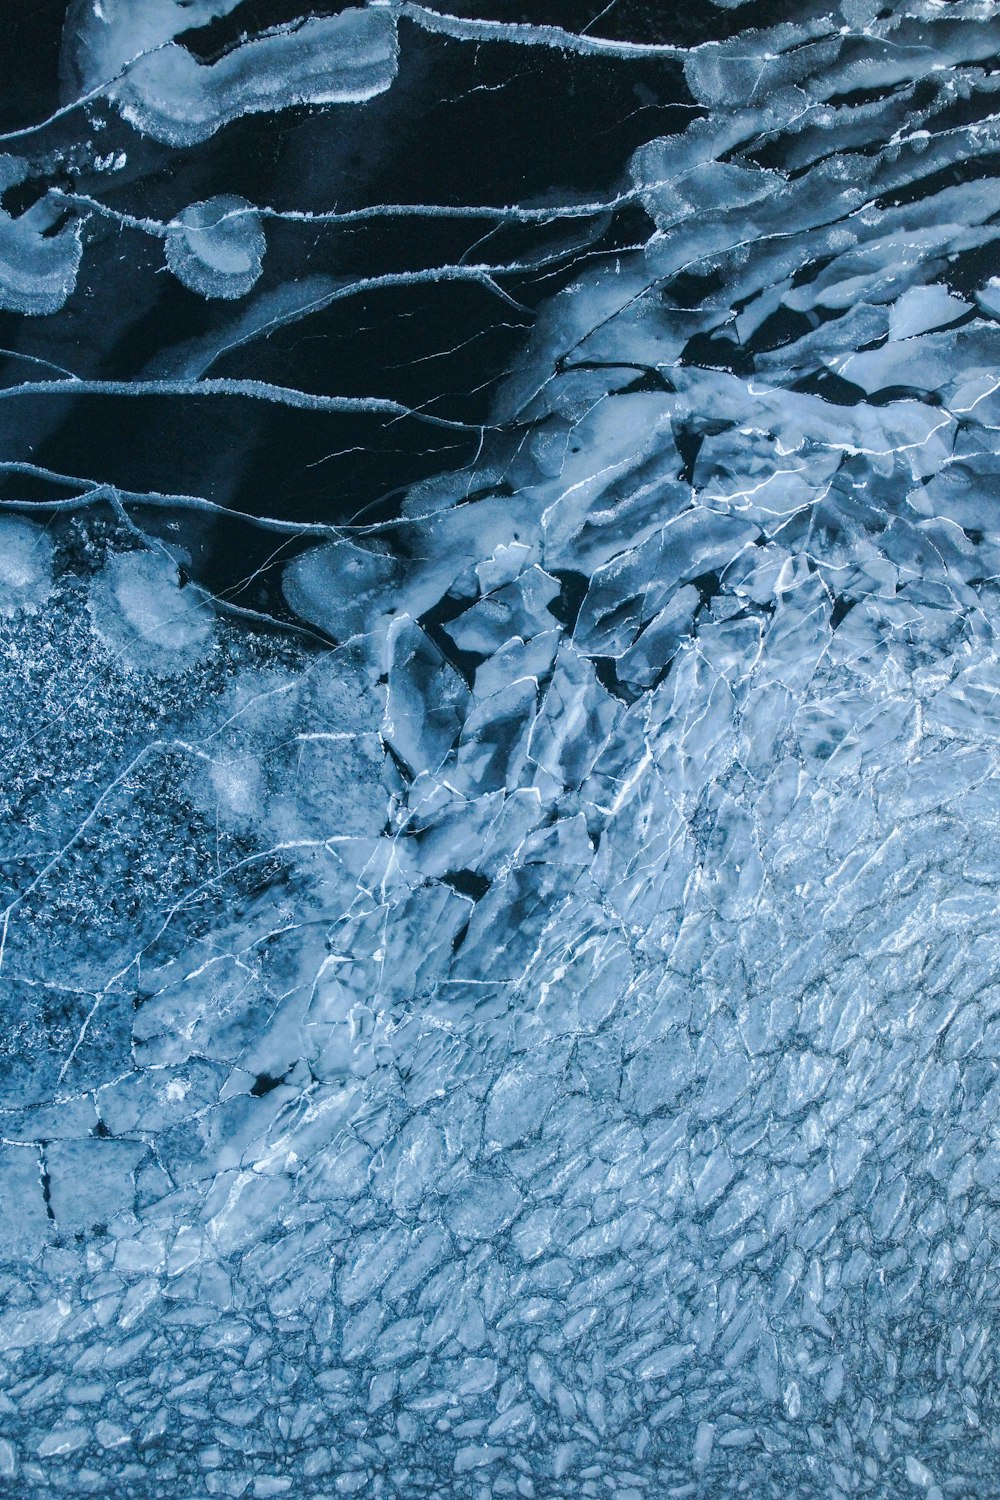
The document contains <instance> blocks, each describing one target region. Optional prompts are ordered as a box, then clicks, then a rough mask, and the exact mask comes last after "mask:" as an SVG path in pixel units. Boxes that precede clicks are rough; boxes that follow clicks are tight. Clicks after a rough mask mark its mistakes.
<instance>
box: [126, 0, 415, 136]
mask: <svg viewBox="0 0 1000 1500" xmlns="http://www.w3.org/2000/svg"><path fill="white" fill-rule="evenodd" d="M396 68H397V43H396V27H395V22H394V19H393V16H392V14H391V12H390V11H389V10H388V8H384V9H383V8H381V7H379V8H377V9H376V8H374V7H373V8H372V9H365V10H361V9H351V10H345V11H341V13H340V14H339V15H334V16H311V17H309V18H308V19H307V20H305V21H304V22H302V23H301V24H299V25H289V26H283V27H277V28H275V30H273V31H269V32H265V33H264V34H263V35H260V36H256V37H252V38H251V39H250V40H249V41H243V42H242V43H241V44H240V45H239V46H237V47H235V48H233V50H232V51H230V52H227V53H225V54H224V55H223V56H222V57H220V58H219V59H218V61H216V62H214V63H211V64H204V63H201V62H199V61H198V60H197V59H196V58H195V57H194V56H193V54H192V53H190V52H188V51H187V49H186V48H185V47H183V46H181V45H180V44H179V43H177V42H173V41H171V42H167V43H166V44H161V45H160V46H158V47H155V48H153V49H151V50H149V51H146V52H142V53H140V54H139V55H138V56H135V57H134V60H133V61H130V62H128V63H127V64H126V66H125V69H124V71H123V74H122V77H121V78H120V80H119V81H118V82H117V83H115V84H114V85H113V86H112V88H111V89H110V91H109V92H110V94H111V97H112V99H113V100H114V101H115V103H116V104H117V106H118V108H119V110H120V111H121V113H122V115H123V116H124V117H125V119H126V120H128V121H129V123H130V124H132V125H134V126H135V128H136V129H137V130H141V131H142V132H143V133H144V134H146V135H150V136H152V137H153V138H154V139H155V140H159V141H163V142H165V143H166V144H167V145H170V146H175V147H176V146H191V145H194V144H196V143H197V142H199V141H206V140H208V139H209V137H210V136H212V135H214V134H215V132H216V131H217V130H219V129H221V128H222V126H223V125H227V124H229V122H230V121H232V120H236V119H239V117H240V116H241V115H248V114H259V113H262V112H265V111H269V110H279V109H289V108H291V107H293V106H294V105H297V104H359V103H361V102H363V101H364V100H366V99H371V98H372V97H373V96H374V95H375V94H381V93H383V92H384V91H385V90H386V89H387V88H388V87H389V86H390V84H391V83H392V81H393V79H394V77H395V76H396Z"/></svg>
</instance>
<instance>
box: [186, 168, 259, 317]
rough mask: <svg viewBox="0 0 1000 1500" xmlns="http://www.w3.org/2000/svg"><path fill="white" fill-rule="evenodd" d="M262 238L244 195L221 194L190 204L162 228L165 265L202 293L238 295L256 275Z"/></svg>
mask: <svg viewBox="0 0 1000 1500" xmlns="http://www.w3.org/2000/svg"><path fill="white" fill-rule="evenodd" d="M266 248H267V242H266V240H265V239H264V231H263V229H262V228H261V223H260V215H259V214H257V213H256V212H255V211H254V209H253V206H252V205H251V204H249V203H248V202H247V201H246V199H245V198H237V197H236V196H235V195H233V194H229V193H226V194H222V195H221V196H220V197H218V198H208V199H206V200H205V202H203V203H192V204H190V205H189V206H188V207H187V208H185V209H184V210H183V211H182V212H181V213H180V214H178V215H177V217H176V219H174V220H173V221H172V222H171V224H170V225H169V226H168V229H167V239H166V256H167V265H168V266H169V267H170V269H171V271H172V272H173V273H174V275H175V276H176V277H177V280H178V281H182V282H183V283H184V285H185V286H186V287H189V288H190V289H191V291H193V292H198V293H200V295H201V296H202V297H225V298H227V299H229V300H233V299H235V298H237V297H243V296H245V295H246V293H247V292H249V291H250V289H251V287H253V286H254V285H255V283H256V282H257V280H258V279H259V277H260V273H261V264H262V262H263V259H264V251H265V250H266Z"/></svg>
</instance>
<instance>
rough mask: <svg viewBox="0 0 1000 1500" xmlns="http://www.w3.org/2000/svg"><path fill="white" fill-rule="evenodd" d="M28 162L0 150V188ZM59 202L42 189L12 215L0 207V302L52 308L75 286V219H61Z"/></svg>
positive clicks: (13, 307)
mask: <svg viewBox="0 0 1000 1500" xmlns="http://www.w3.org/2000/svg"><path fill="white" fill-rule="evenodd" d="M29 170H30V168H29V164H28V163H27V162H26V161H22V160H20V158H18V157H13V156H0V194H2V193H5V192H6V191H7V189H8V188H11V187H16V186H17V185H18V184H19V183H22V182H24V181H25V179H26V178H27V177H28V174H29ZM64 216H65V208H64V205H63V204H61V203H58V202H57V201H56V200H55V198H54V197H53V196H51V195H50V194H48V193H45V194H44V195H43V196H42V197H40V198H39V199H38V201H37V202H35V203H33V204H32V205H31V207H30V208H27V209H25V211H24V212H23V213H22V214H20V215H18V216H17V217H16V218H15V217H12V216H11V215H10V214H9V213H7V211H6V210H5V209H3V208H0V308H5V309H9V310H10V311H11V312H18V313H29V314H36V315H37V314H44V313H55V312H58V311H59V309H60V308H61V307H62V305H63V303H64V302H65V301H66V299H67V297H68V296H69V295H70V293H71V292H72V290H73V288H74V287H75V286H76V278H77V273H78V271H79V269H80V257H81V255H82V253H83V250H82V244H81V235H82V230H83V225H82V221H81V220H80V219H76V218H74V219H71V220H70V222H69V223H68V224H65V225H64V224H63V223H62V220H63V218H64Z"/></svg>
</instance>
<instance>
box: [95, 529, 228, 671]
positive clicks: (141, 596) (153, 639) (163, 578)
mask: <svg viewBox="0 0 1000 1500" xmlns="http://www.w3.org/2000/svg"><path fill="white" fill-rule="evenodd" d="M90 613H91V618H92V620H93V623H94V629H95V630H96V631H97V633H98V635H99V636H100V637H101V639H102V640H103V641H104V643H105V645H106V646H108V647H109V648H110V649H111V650H112V651H114V652H116V653H120V654H121V656H122V658H123V659H124V660H125V661H126V662H127V663H128V664H129V665H130V666H131V667H132V668H133V669H134V670H135V671H152V672H157V673H164V674H168V673H172V672H178V671H183V670H184V669H185V668H186V667H188V666H190V665H191V663H192V662H194V661H198V660H200V659H201V658H202V657H203V656H204V655H205V653H206V652H207V651H208V650H209V649H210V647H211V643H212V635H213V615H212V612H211V610H210V609H209V608H208V606H207V605H206V604H205V602H204V599H203V598H202V597H200V596H199V594H198V593H197V591H196V590H194V589H186V588H182V587H181V586H180V580H179V575H178V571H177V565H176V564H175V563H174V562H173V560H172V559H171V558H170V557H168V556H164V555H162V554H159V553H155V552H125V553H120V554H118V555H117V556H115V557H114V558H112V560H111V561H110V562H109V563H108V565H107V567H106V568H105V569H104V571H103V573H101V574H100V575H99V576H98V578H97V579H96V580H95V582H94V584H93V586H92V588H91V593H90Z"/></svg>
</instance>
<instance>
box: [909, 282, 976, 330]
mask: <svg viewBox="0 0 1000 1500" xmlns="http://www.w3.org/2000/svg"><path fill="white" fill-rule="evenodd" d="M971 310H972V304H971V302H963V301H962V299H961V297H956V296H955V295H954V294H953V293H952V292H949V291H948V288H947V287H943V286H939V285H932V286H912V287H910V289H909V291H907V292H904V293H903V295H902V296H901V297H900V298H899V300H898V301H897V302H894V303H893V305H892V308H891V309H890V312H889V337H890V339H908V338H912V336H913V335H914V334H915V333H927V332H928V331H929V330H930V329H932V328H943V327H944V326H945V324H947V323H954V322H955V320H956V318H960V317H962V315H963V314H964V313H967V312H971Z"/></svg>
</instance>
